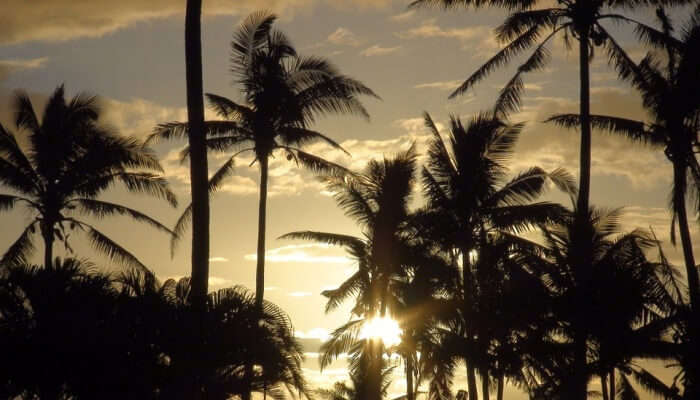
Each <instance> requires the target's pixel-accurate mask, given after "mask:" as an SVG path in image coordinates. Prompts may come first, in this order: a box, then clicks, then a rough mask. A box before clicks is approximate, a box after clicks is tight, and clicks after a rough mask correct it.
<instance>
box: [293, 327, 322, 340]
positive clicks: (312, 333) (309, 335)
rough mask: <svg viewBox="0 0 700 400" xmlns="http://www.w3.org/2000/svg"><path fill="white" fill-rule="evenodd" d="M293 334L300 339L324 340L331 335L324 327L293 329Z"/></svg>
mask: <svg viewBox="0 0 700 400" xmlns="http://www.w3.org/2000/svg"><path fill="white" fill-rule="evenodd" d="M294 336H296V337H298V338H301V339H319V340H321V341H324V342H325V341H326V340H328V338H329V337H330V336H331V334H330V332H329V331H328V329H325V328H312V329H309V330H308V331H306V332H304V331H295V332H294Z"/></svg>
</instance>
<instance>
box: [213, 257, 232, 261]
mask: <svg viewBox="0 0 700 400" xmlns="http://www.w3.org/2000/svg"><path fill="white" fill-rule="evenodd" d="M209 262H228V258H226V257H210V258H209Z"/></svg>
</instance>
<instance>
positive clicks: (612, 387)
mask: <svg viewBox="0 0 700 400" xmlns="http://www.w3.org/2000/svg"><path fill="white" fill-rule="evenodd" d="M615 390H616V388H615V368H613V369H612V371H610V400H615V393H616V392H615Z"/></svg>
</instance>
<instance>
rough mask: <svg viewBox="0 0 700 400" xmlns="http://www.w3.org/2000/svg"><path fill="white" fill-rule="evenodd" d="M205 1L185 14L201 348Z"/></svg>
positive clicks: (205, 251)
mask: <svg viewBox="0 0 700 400" xmlns="http://www.w3.org/2000/svg"><path fill="white" fill-rule="evenodd" d="M201 17H202V0H187V10H186V13H185V77H186V78H185V79H186V81H187V120H188V125H189V126H188V131H187V132H188V141H189V146H190V182H192V183H191V192H192V273H191V275H192V278H191V279H192V281H191V285H192V296H191V297H192V298H191V301H192V305H193V306H194V308H195V310H198V311H199V312H198V314H199V318H198V320H199V321H198V322H199V323H198V327H197V328H196V329H197V330H198V336H199V337H200V338H201V339H200V340H199V342H198V347H199V346H202V347H203V346H204V335H205V332H204V312H205V311H206V301H207V300H206V299H207V291H208V285H209V193H208V189H209V188H208V186H209V185H208V183H209V182H208V181H209V167H208V165H207V148H206V137H205V133H204V89H203V84H202V39H201V30H202V29H201V22H202V21H201ZM203 350H204V349H203V348H201V349H198V350H197V353H198V354H196V355H194V357H193V359H194V360H195V362H194V366H193V371H192V375H193V377H192V382H193V385H192V388H191V389H192V397H191V398H193V399H199V398H201V397H202V396H203V393H202V389H203V388H202V383H201V379H200V377H199V370H200V369H201V368H202V366H200V365H199V364H201V363H202V362H203V359H202V357H201V355H202V354H203Z"/></svg>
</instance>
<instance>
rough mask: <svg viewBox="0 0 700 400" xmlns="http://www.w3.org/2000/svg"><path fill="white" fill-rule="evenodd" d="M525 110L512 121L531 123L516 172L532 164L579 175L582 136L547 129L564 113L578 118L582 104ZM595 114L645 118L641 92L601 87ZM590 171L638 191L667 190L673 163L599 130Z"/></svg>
mask: <svg viewBox="0 0 700 400" xmlns="http://www.w3.org/2000/svg"><path fill="white" fill-rule="evenodd" d="M524 104H525V106H524V107H522V109H521V110H520V112H519V113H517V114H515V115H513V116H512V118H511V119H512V120H513V121H526V122H528V124H527V126H526V129H525V130H524V132H523V134H522V136H521V138H520V141H519V143H518V147H517V150H516V152H517V154H518V156H517V157H516V158H514V159H513V162H512V163H511V168H512V169H513V170H514V171H518V170H521V169H523V168H527V167H530V166H533V165H538V166H540V167H542V168H545V169H552V168H556V167H565V168H567V169H568V170H569V171H570V172H571V173H574V174H578V167H579V161H578V160H579V134H578V132H577V131H576V130H567V129H563V128H560V127H557V126H556V125H554V124H542V123H540V122H539V121H543V120H545V119H546V118H548V117H550V116H551V115H554V114H560V113H578V102H577V101H575V100H571V99H566V98H557V97H537V96H536V97H528V98H525V101H524ZM591 110H592V113H594V114H595V113H598V114H607V115H615V116H619V117H623V118H631V119H642V120H643V119H645V118H646V114H645V112H644V110H643V108H642V105H641V100H640V99H639V96H638V95H637V94H636V93H633V92H632V91H628V90H621V89H617V88H599V90H597V91H596V95H595V96H593V99H592V102H591ZM591 172H592V175H593V176H594V177H595V176H607V177H615V178H622V179H624V180H625V181H627V182H628V183H630V184H631V185H632V186H633V188H634V189H637V190H651V189H659V190H662V188H665V187H667V184H668V183H669V182H670V181H671V168H670V163H669V162H667V160H666V159H665V156H664V154H663V152H662V151H660V150H659V149H651V148H648V147H645V146H642V145H640V144H634V143H631V142H630V141H629V140H627V139H626V138H622V137H619V136H614V135H610V134H607V133H605V132H600V131H594V132H593V138H592V152H591Z"/></svg>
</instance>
